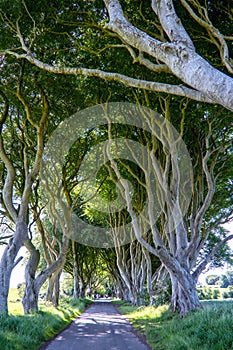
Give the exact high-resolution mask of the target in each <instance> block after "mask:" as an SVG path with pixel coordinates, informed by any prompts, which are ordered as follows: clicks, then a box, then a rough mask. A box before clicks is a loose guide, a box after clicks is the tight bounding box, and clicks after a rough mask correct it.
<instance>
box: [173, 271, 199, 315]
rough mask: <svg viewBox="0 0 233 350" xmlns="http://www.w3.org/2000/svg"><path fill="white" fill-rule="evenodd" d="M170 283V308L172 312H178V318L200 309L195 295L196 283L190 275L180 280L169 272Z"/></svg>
mask: <svg viewBox="0 0 233 350" xmlns="http://www.w3.org/2000/svg"><path fill="white" fill-rule="evenodd" d="M169 273H170V278H171V283H172V298H171V307H172V310H173V311H174V312H176V311H177V312H179V314H180V316H181V317H183V316H185V315H186V314H187V313H188V312H189V311H192V310H196V309H198V308H201V303H200V300H199V297H198V294H197V289H196V281H195V280H194V279H193V278H192V276H191V275H190V274H187V275H188V276H187V275H186V276H185V275H184V276H183V277H182V278H181V277H180V276H179V277H177V276H176V273H174V272H171V271H169Z"/></svg>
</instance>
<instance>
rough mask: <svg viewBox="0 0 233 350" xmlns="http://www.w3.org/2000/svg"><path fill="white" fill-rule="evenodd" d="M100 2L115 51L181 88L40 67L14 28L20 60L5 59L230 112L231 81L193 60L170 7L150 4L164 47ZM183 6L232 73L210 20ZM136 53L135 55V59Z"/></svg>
mask: <svg viewBox="0 0 233 350" xmlns="http://www.w3.org/2000/svg"><path fill="white" fill-rule="evenodd" d="M104 2H105V5H106V8H107V10H108V14H109V23H107V24H106V25H105V28H106V29H108V30H110V31H112V32H113V33H114V35H117V36H118V38H119V39H120V40H121V41H122V45H118V46H119V47H123V46H124V47H126V48H127V50H128V51H129V52H130V54H131V56H132V57H133V61H134V63H135V62H139V63H140V64H143V65H144V66H146V67H147V68H148V69H150V70H152V71H160V69H161V66H162V67H163V69H162V71H163V72H165V71H166V72H168V74H171V73H172V74H173V75H174V76H176V77H178V78H179V79H180V81H181V83H183V85H172V84H163V83H158V82H152V81H144V80H140V79H133V78H131V77H128V76H125V75H122V74H118V73H112V72H104V71H101V70H97V69H88V68H80V67H78V68H74V67H64V66H60V65H58V64H57V65H51V64H48V63H45V62H42V61H40V60H39V59H38V58H37V57H36V53H35V52H34V53H32V52H31V51H30V49H29V48H28V47H27V45H26V43H25V41H24V38H23V35H22V34H21V32H20V28H19V25H18V24H17V26H16V27H17V35H18V38H19V41H20V43H21V46H22V49H23V50H24V52H25V54H18V53H17V52H15V51H13V50H5V51H4V54H8V55H14V56H15V57H17V58H19V59H27V60H28V61H29V62H31V63H32V64H34V65H36V66H37V67H39V68H41V69H44V70H47V71H49V72H53V73H55V74H72V75H83V76H97V77H99V78H101V79H107V80H110V81H111V80H115V81H119V82H122V83H123V84H125V85H126V86H132V87H137V88H142V89H148V90H151V91H158V92H162V91H163V92H166V93H170V94H175V95H179V96H186V97H189V98H191V99H194V100H198V101H203V102H204V101H205V102H208V103H219V104H220V105H223V106H224V107H225V108H228V109H229V110H233V97H232V96H233V79H232V78H231V77H230V76H229V75H227V74H224V73H223V72H221V71H219V70H218V69H216V68H215V67H213V66H212V65H211V64H210V63H209V62H208V61H207V60H206V59H204V58H203V57H202V56H200V55H199V54H197V52H196V50H195V47H194V44H193V41H192V40H191V38H190V36H189V33H188V32H187V31H186V30H185V28H184V25H183V23H182V19H181V18H179V17H178V16H177V14H176V12H175V9H174V6H173V1H171V0H161V1H155V0H153V1H152V10H154V12H155V14H156V16H157V19H158V22H159V23H160V26H161V32H162V31H164V32H165V33H166V35H167V37H168V41H167V42H164V41H163V40H164V36H163V38H162V39H161V40H158V39H155V38H154V37H152V36H150V35H149V34H147V33H146V32H145V31H143V30H141V29H139V28H137V27H135V26H134V25H132V24H131V23H130V22H129V21H128V20H127V14H126V15H125V14H124V12H123V10H122V7H121V5H120V2H119V1H118V0H105V1H104ZM182 4H183V6H184V7H186V9H187V10H188V12H189V14H190V15H191V17H193V18H194V20H196V22H197V23H198V24H199V25H201V26H203V27H204V28H205V30H207V32H208V33H209V34H210V33H211V34H210V35H209V39H210V41H212V43H213V44H215V45H216V46H217V47H218V49H219V51H220V56H221V59H222V63H223V65H224V66H225V67H226V68H227V69H228V71H229V72H230V73H232V71H233V68H232V63H231V60H230V58H229V50H228V47H227V44H226V40H225V37H224V35H221V33H220V32H219V31H218V30H217V29H216V28H214V26H213V25H212V23H211V22H210V21H209V19H207V20H206V21H204V20H203V19H201V18H199V17H198V16H195V15H194V12H193V11H192V10H190V6H189V5H188V4H187V2H186V1H184V0H182ZM213 37H214V39H213ZM215 38H217V40H215ZM136 52H139V54H138V56H137V54H136ZM143 53H146V54H147V56H148V57H150V58H152V60H150V59H145V58H144V57H143ZM154 60H156V62H159V63H158V64H157V65H156V64H154V63H153V61H154ZM161 63H162V64H161ZM156 66H157V67H156ZM203 82H205V84H203Z"/></svg>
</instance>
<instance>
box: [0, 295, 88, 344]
mask: <svg viewBox="0 0 233 350" xmlns="http://www.w3.org/2000/svg"><path fill="white" fill-rule="evenodd" d="M88 303H90V301H89V300H87V299H82V300H74V299H62V300H61V302H60V305H59V307H57V308H54V307H53V306H51V304H48V303H44V302H43V303H40V310H39V311H38V312H35V313H33V314H31V315H26V316H25V315H23V308H22V305H21V302H20V298H19V296H18V293H17V289H13V290H11V291H10V295H9V315H8V316H6V315H4V314H0V349H1V350H35V349H38V348H39V347H40V346H41V345H42V344H43V342H45V341H46V340H48V339H51V338H52V337H53V336H54V335H56V334H57V333H58V332H59V331H60V330H61V329H63V328H65V327H66V326H67V325H68V324H69V323H70V322H71V321H72V320H74V319H75V318H76V317H77V316H78V315H80V313H81V312H82V311H84V309H85V306H86V305H87V304H88Z"/></svg>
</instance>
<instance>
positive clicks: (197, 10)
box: [1, 0, 233, 110]
mask: <svg viewBox="0 0 233 350" xmlns="http://www.w3.org/2000/svg"><path fill="white" fill-rule="evenodd" d="M16 4H17V6H15V9H14V11H13V13H9V8H7V5H4V6H5V7H4V6H3V9H2V22H3V29H2V30H3V33H6V32H7V33H8V35H9V31H11V32H12V37H11V41H10V43H11V45H12V46H9V43H5V44H4V45H3V47H2V50H1V53H2V55H14V56H15V57H17V58H18V59H27V60H28V61H29V62H31V63H32V64H34V65H36V66H38V67H40V68H41V69H44V70H47V71H50V72H53V73H56V74H69V75H83V76H96V77H99V78H101V79H106V80H111V81H112V80H115V81H118V82H121V83H123V84H125V85H126V86H131V87H136V88H142V89H147V90H150V91H157V92H166V93H169V94H173V95H178V96H185V97H188V98H191V99H194V100H197V101H203V102H208V103H217V104H220V105H222V106H224V107H225V108H228V109H229V110H233V103H232V96H233V80H232V73H233V68H232V61H231V51H232V35H231V32H230V28H231V26H230V21H231V17H230V16H231V12H230V11H228V9H229V8H230V1H226V3H224V4H222V3H221V2H220V1H219V2H218V1H217V3H216V2H212V1H210V2H208V4H207V3H205V2H202V1H201V2H198V1H188V0H180V1H172V0H162V1H156V0H152V1H151V3H149V2H146V3H145V4H143V5H140V3H139V2H135V3H134V4H127V3H124V2H123V1H122V2H120V1H119V0H105V1H104V2H103V3H102V2H98V1H96V2H95V1H94V2H93V3H84V4H82V5H80V4H79V5H77V4H74V3H73V2H72V1H70V2H69V1H68V2H61V4H60V5H59V6H58V5H57V4H56V5H54V4H51V7H50V9H47V4H45V2H44V1H41V2H38V4H37V5H34V4H32V3H30V2H27V1H25V2H23V3H22V4H21V3H20V2H18V1H17V2H16ZM45 6H46V7H45ZM217 13H218V14H220V15H218V16H216V14H217ZM30 22H31V24H30ZM25 24H26V25H27V27H26V26H25ZM192 28H194V30H192ZM90 35H92V36H93V38H94V39H92V38H90ZM196 35H198V41H197V44H196ZM102 37H104V38H106V37H109V38H110V40H105V41H104V40H102ZM15 38H16V40H15ZM83 38H85V41H84V40H83ZM98 41H99V44H96V43H97V42H98ZM43 42H46V49H47V53H46V52H45V51H44V48H42V45H43ZM93 42H94V45H95V47H94V45H93ZM101 45H102V46H101ZM209 47H211V49H212V50H213V55H210V54H209V51H210V50H209ZM16 48H17V49H16ZM85 49H86V51H89V53H90V52H91V54H92V55H91V56H92V57H93V59H92V60H90V58H88V59H85V57H84V56H82V57H80V54H79V50H81V51H83V50H85ZM116 49H117V50H122V49H125V50H126V51H127V52H128V53H129V55H128V58H127V59H128V62H130V61H131V62H133V63H134V64H135V66H136V65H141V66H144V67H146V68H147V69H148V70H149V71H150V72H151V76H152V77H153V79H152V80H151V79H148V78H147V79H144V77H140V74H138V75H139V76H138V77H135V76H127V75H126V74H122V73H121V65H117V67H118V71H117V70H116V69H114V71H108V70H105V69H98V68H100V67H108V64H107V62H106V61H104V59H106V56H104V54H105V51H108V50H109V51H110V52H111V50H112V54H113V55H114V54H115V53H116V52H117V50H116ZM63 50H65V51H66V52H67V54H68V55H69V59H68V60H67V59H66V58H65V57H64V55H63V56H62V55H61V52H62V51H63ZM95 54H96V55H95ZM102 54H103V55H102ZM117 54H118V53H117ZM101 55H102V56H101ZM46 56H47V57H46ZM96 56H97V57H96ZM215 56H216V58H215ZM89 57H90V56H89ZM86 58H87V56H86ZM79 59H80V62H79ZM101 59H102V60H101ZM68 61H69V65H66V62H68ZM85 62H87V63H86V64H85ZM95 62H96V67H93V65H94V66H95ZM102 62H103V63H102ZM88 64H89V66H88ZM216 67H220V69H219V68H216ZM135 69H136V68H135ZM160 76H161V78H160ZM161 79H162V80H164V81H162V82H161ZM203 82H204V83H203Z"/></svg>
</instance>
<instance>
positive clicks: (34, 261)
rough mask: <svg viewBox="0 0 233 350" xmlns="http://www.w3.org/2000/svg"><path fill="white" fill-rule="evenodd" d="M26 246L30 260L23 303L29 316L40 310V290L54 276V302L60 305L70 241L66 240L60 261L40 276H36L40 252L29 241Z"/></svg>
mask: <svg viewBox="0 0 233 350" xmlns="http://www.w3.org/2000/svg"><path fill="white" fill-rule="evenodd" d="M25 245H26V246H27V249H28V250H29V252H30V258H29V261H28V263H27V267H26V270H25V272H26V273H25V279H26V287H25V293H24V296H23V301H22V302H23V307H24V313H25V314H28V313H30V312H32V311H37V310H38V296H39V291H40V288H41V287H42V285H43V284H44V283H45V281H46V280H47V279H48V278H49V277H51V276H52V274H55V278H54V280H53V281H54V285H53V286H54V287H53V302H54V303H55V304H57V303H58V299H57V298H59V291H58V288H59V278H60V273H61V271H62V268H63V266H64V264H65V259H66V253H67V250H68V247H69V239H67V238H65V239H64V242H63V244H62V246H61V251H60V254H59V256H58V259H57V260H56V261H55V262H53V263H52V264H51V265H50V266H48V267H47V268H46V269H45V270H43V271H41V272H40V273H39V275H38V276H36V269H37V266H38V263H39V252H38V251H37V250H36V249H35V247H34V245H33V244H32V242H31V241H30V240H29V239H28V240H27V241H26V244H25Z"/></svg>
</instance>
